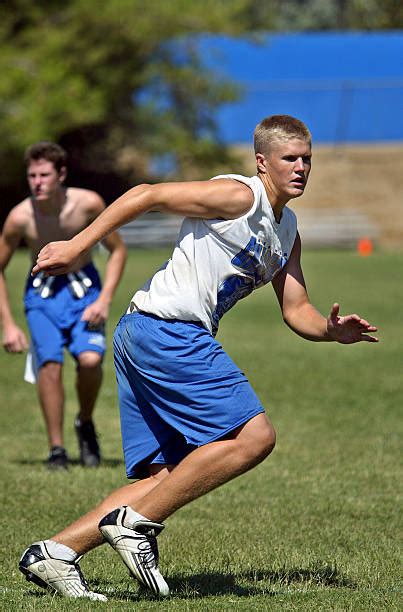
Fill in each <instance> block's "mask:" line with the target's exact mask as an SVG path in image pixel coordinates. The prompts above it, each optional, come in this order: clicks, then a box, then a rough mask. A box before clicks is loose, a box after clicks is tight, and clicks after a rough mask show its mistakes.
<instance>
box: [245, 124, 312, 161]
mask: <svg viewBox="0 0 403 612" xmlns="http://www.w3.org/2000/svg"><path fill="white" fill-rule="evenodd" d="M292 138H299V139H300V140H305V141H306V142H307V143H308V144H309V146H311V144H312V137H311V133H310V131H309V130H308V128H307V127H306V125H305V123H303V122H302V121H300V120H299V119H296V118H295V117H291V115H271V116H270V117H266V118H265V119H263V120H262V121H261V122H260V123H258V125H257V126H256V128H255V131H254V133H253V144H254V147H255V154H256V153H262V154H263V155H267V154H268V153H269V152H270V147H271V145H272V144H273V143H274V142H287V141H288V140H291V139H292Z"/></svg>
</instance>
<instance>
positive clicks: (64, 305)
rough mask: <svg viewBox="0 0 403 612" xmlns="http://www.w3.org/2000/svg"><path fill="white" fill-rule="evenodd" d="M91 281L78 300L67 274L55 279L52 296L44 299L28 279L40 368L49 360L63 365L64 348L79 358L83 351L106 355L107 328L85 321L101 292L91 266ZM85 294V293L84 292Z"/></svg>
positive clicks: (29, 311) (27, 301) (29, 310)
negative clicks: (84, 315) (86, 309)
mask: <svg viewBox="0 0 403 612" xmlns="http://www.w3.org/2000/svg"><path fill="white" fill-rule="evenodd" d="M83 272H84V273H85V276H86V277H88V278H89V279H90V280H91V283H92V284H91V287H89V288H88V287H86V288H85V291H86V293H85V295H84V296H83V297H77V296H76V295H75V294H74V293H73V291H72V287H71V282H70V281H69V279H68V278H67V276H66V275H61V276H56V277H53V278H54V280H53V283H52V285H51V291H52V294H51V295H50V296H49V297H46V298H44V297H41V289H40V288H39V290H38V288H36V287H34V285H33V282H34V278H33V277H31V276H29V277H28V279H27V284H26V287H25V296H24V306H25V315H26V318H27V322H28V326H29V331H30V334H31V340H32V344H33V348H34V351H35V358H36V363H37V366H38V368H40V367H41V366H43V365H44V364H45V363H46V362H48V361H56V362H58V363H63V357H64V348H67V350H68V351H69V352H70V354H71V355H72V356H73V357H74V358H75V359H77V356H78V355H79V354H80V353H82V352H84V351H95V352H96V353H100V354H101V355H103V354H104V353H105V348H106V342H105V330H104V326H103V325H102V326H98V327H96V328H94V327H92V326H91V325H88V322H87V321H82V320H81V317H82V314H83V312H84V310H85V308H86V307H87V306H88V305H89V304H91V303H92V302H95V300H96V299H97V297H98V296H99V293H100V290H101V282H100V278H99V275H98V272H97V270H96V269H95V267H94V266H93V265H92V264H89V265H87V266H85V267H84V268H83ZM83 291H84V290H83Z"/></svg>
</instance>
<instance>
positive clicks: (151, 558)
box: [137, 534, 158, 569]
mask: <svg viewBox="0 0 403 612" xmlns="http://www.w3.org/2000/svg"><path fill="white" fill-rule="evenodd" d="M143 538H144V539H143V540H142V541H141V542H139V544H138V553H137V556H138V560H139V562H140V563H141V565H142V566H143V567H144V568H145V569H153V568H155V567H157V566H158V545H157V540H156V538H155V537H154V536H152V535H150V534H147V535H145V534H143Z"/></svg>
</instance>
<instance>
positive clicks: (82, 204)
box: [14, 187, 102, 269]
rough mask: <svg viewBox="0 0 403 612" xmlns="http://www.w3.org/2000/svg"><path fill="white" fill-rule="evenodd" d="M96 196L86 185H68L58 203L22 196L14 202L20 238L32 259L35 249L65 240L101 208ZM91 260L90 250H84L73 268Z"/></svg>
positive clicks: (82, 226) (37, 250) (92, 217)
mask: <svg viewBox="0 0 403 612" xmlns="http://www.w3.org/2000/svg"><path fill="white" fill-rule="evenodd" d="M101 210H102V207H100V205H99V198H98V197H97V195H96V194H95V193H94V192H91V191H88V190H86V189H78V188H73V187H71V188H68V189H66V190H64V197H62V198H61V199H60V203H58V204H56V205H54V204H52V205H50V203H48V202H46V203H43V202H35V201H34V200H33V199H32V198H30V197H29V198H26V199H25V200H23V201H22V202H21V203H20V204H18V205H17V207H16V209H15V211H14V214H15V215H16V219H17V220H18V225H19V226H20V228H21V234H22V238H23V239H24V240H25V242H26V244H27V246H28V248H29V249H30V251H31V258H32V263H35V261H36V258H37V255H38V253H39V251H40V250H41V249H42V247H43V246H45V244H47V243H48V242H55V241H58V240H69V239H70V238H72V237H73V236H75V235H76V234H77V233H79V232H81V230H83V229H84V228H86V227H87V226H88V225H89V224H90V223H91V221H93V219H95V217H96V216H97V215H98V214H99V213H100V212H101ZM90 261H91V254H90V253H86V254H84V255H83V256H82V257H81V258H80V260H79V262H78V264H77V269H80V268H82V267H83V266H85V265H86V264H88V263H89V262H90Z"/></svg>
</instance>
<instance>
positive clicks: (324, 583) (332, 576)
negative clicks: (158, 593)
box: [91, 564, 357, 601]
mask: <svg viewBox="0 0 403 612" xmlns="http://www.w3.org/2000/svg"><path fill="white" fill-rule="evenodd" d="M168 584H169V587H170V589H171V597H173V598H180V599H195V598H197V599H198V598H202V597H211V596H220V595H235V596H237V597H251V596H254V595H255V596H258V595H263V594H264V595H268V596H271V597H275V596H276V595H279V594H284V588H287V587H291V589H290V590H292V587H293V586H294V587H296V586H297V587H299V589H300V590H301V589H309V588H318V587H319V588H320V587H322V588H349V589H356V588H357V585H356V584H355V583H354V582H352V581H351V580H350V579H349V578H347V577H346V576H344V575H343V574H342V573H341V572H340V571H339V570H338V569H337V568H336V567H334V566H331V565H326V564H325V565H320V564H318V565H317V566H312V567H310V568H299V567H293V568H289V569H286V568H284V569H280V570H276V571H274V570H273V571H270V570H268V571H262V570H250V571H248V572H240V573H237V574H231V573H220V572H209V573H203V574H195V575H193V576H184V575H180V574H178V575H173V576H170V577H168ZM91 589H92V590H94V591H98V592H100V593H104V594H105V595H106V596H107V597H108V598H110V599H114V600H128V601H145V600H152V599H156V598H154V597H153V596H152V594H151V593H150V592H149V591H148V590H147V589H145V588H143V587H140V588H139V589H138V590H135V589H136V586H135V583H134V584H133V591H132V590H129V589H127V588H125V587H122V588H119V586H118V585H117V586H116V587H114V586H113V584H112V583H110V584H108V585H107V586H106V585H105V582H104V581H102V580H100V581H98V580H92V581H91Z"/></svg>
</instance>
